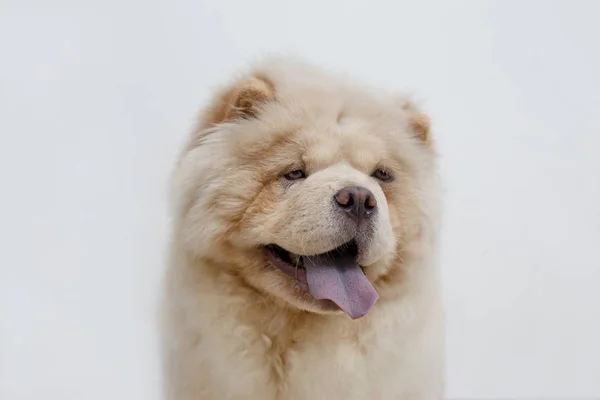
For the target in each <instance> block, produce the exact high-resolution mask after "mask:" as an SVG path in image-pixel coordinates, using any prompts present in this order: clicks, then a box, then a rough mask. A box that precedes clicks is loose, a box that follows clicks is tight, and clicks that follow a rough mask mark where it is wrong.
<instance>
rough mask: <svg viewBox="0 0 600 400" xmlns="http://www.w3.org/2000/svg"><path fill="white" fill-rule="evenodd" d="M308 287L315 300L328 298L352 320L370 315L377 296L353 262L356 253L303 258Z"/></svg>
mask: <svg viewBox="0 0 600 400" xmlns="http://www.w3.org/2000/svg"><path fill="white" fill-rule="evenodd" d="M303 258H304V268H305V269H306V278H307V281H308V288H309V290H310V293H311V294H312V295H313V297H314V298H315V299H329V300H331V301H333V302H334V303H335V304H337V305H338V306H339V307H340V308H341V309H342V310H344V312H345V313H346V314H348V315H349V316H350V317H351V318H352V319H357V318H360V317H362V316H363V315H365V314H366V313H368V312H369V310H370V309H371V307H373V305H374V304H375V303H376V302H377V299H378V298H379V295H378V294H377V292H376V291H375V288H374V287H373V285H371V282H369V280H368V279H367V277H366V276H365V274H364V273H363V271H362V270H361V269H360V267H359V266H358V263H357V262H356V253H355V252H354V253H353V252H352V251H348V252H343V253H342V252H339V251H337V250H334V251H332V252H329V253H325V254H319V255H316V256H306V257H303Z"/></svg>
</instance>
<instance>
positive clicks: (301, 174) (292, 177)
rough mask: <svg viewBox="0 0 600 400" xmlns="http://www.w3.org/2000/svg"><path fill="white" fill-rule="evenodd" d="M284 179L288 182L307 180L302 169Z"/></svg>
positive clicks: (294, 171) (289, 173)
mask: <svg viewBox="0 0 600 400" xmlns="http://www.w3.org/2000/svg"><path fill="white" fill-rule="evenodd" d="M283 177H284V178H285V179H287V180H288V181H297V180H298V179H303V178H306V174H305V173H304V171H302V170H301V169H296V170H293V171H291V172H288V173H287V174H285V175H284V176H283Z"/></svg>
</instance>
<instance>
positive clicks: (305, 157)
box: [298, 123, 386, 170]
mask: <svg viewBox="0 0 600 400" xmlns="http://www.w3.org/2000/svg"><path fill="white" fill-rule="evenodd" d="M298 136H299V140H300V141H302V142H303V144H304V146H303V148H304V152H303V154H302V163H303V164H304V165H306V167H307V168H308V169H309V170H320V169H324V168H327V167H328V166H331V165H335V164H338V163H341V162H344V163H347V164H350V165H352V166H354V167H355V168H357V169H359V170H370V169H372V168H374V166H376V165H377V164H378V163H380V162H381V160H382V159H384V158H385V157H386V148H385V142H384V141H383V140H382V139H381V137H379V136H378V135H377V134H375V133H374V132H373V131H371V129H370V127H369V126H368V124H364V123H363V124H348V125H345V126H342V125H337V126H327V127H319V126H315V127H313V128H311V129H306V130H303V131H300V132H299V135H298Z"/></svg>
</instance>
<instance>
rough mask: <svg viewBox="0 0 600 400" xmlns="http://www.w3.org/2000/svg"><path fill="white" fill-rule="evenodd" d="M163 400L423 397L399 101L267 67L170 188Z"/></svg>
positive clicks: (434, 321) (437, 349)
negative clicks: (171, 205)
mask: <svg viewBox="0 0 600 400" xmlns="http://www.w3.org/2000/svg"><path fill="white" fill-rule="evenodd" d="M172 194H173V199H172V200H173V231H172V237H171V242H170V253H169V261H168V266H167V273H166V279H165V286H166V291H165V292H166V295H165V302H164V306H165V307H164V308H163V311H164V320H163V323H164V331H163V333H164V350H165V352H164V355H165V358H164V367H165V391H166V395H165V397H166V398H167V399H168V400H227V399H250V400H318V399H323V400H337V399H340V400H341V399H343V400H352V399H356V400H376V399H382V400H386V399H390V400H391V399H406V400H408V399H410V400H425V399H428V400H429V399H432V400H433V399H438V400H439V399H441V398H442V395H443V388H444V383H443V381H444V376H443V375H444V374H443V371H444V357H443V354H444V340H443V337H444V332H443V326H444V324H443V319H444V317H443V306H442V302H441V289H440V279H439V273H438V250H437V247H438V246H437V242H438V231H439V223H438V220H439V218H440V205H439V200H440V191H439V179H438V172H437V161H436V150H435V146H434V142H433V139H432V137H431V129H430V122H429V118H428V117H427V116H426V115H425V114H424V113H423V112H422V111H421V110H420V107H418V106H417V105H416V104H415V102H414V101H413V100H412V99H411V98H409V97H408V96H406V95H402V94H396V93H392V92H389V91H387V90H384V89H382V88H376V87H371V86H367V85H364V84H362V83H360V82H358V81H357V80H356V79H354V78H351V77H349V76H345V75H344V76H342V75H340V74H336V73H334V72H332V71H328V70H324V69H321V68H319V67H316V66H314V65H312V64H310V63H308V62H306V61H303V60H297V59H289V58H284V57H270V58H266V59H264V60H262V61H261V62H259V63H257V64H256V65H254V67H252V68H249V70H248V71H247V72H246V73H244V74H242V75H240V76H238V77H237V79H232V80H231V82H229V84H228V85H225V86H223V87H222V88H221V89H220V90H218V91H216V93H215V94H214V96H213V97H212V100H211V101H210V102H209V103H208V105H207V106H206V108H205V109H204V110H203V112H202V113H201V116H200V118H199V122H198V124H197V126H196V128H195V129H194V130H193V132H192V133H191V135H190V136H189V140H187V142H186V143H185V145H184V149H183V152H182V154H181V156H180V157H179V159H178V161H177V163H176V166H175V168H174V173H173V179H172Z"/></svg>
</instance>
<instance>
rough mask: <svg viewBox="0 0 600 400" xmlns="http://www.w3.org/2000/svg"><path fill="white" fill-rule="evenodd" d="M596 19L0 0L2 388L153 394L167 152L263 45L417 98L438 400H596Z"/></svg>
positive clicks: (337, 7) (518, 4) (5, 393)
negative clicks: (442, 346) (421, 113)
mask: <svg viewBox="0 0 600 400" xmlns="http://www.w3.org/2000/svg"><path fill="white" fill-rule="evenodd" d="M84 3H88V4H86V5H84ZM598 15H600V2H598V1H593V0H591V1H587V2H585V1H562V2H554V1H498V2H491V1H476V0H474V1H470V2H464V1H452V2H448V1H446V2H443V1H440V2H436V3H431V2H416V1H411V2H408V1H407V2H402V1H392V0H389V1H385V2H382V1H380V2H375V1H373V0H369V1H368V2H367V1H349V0H346V1H343V2H342V1H339V2H338V1H328V2H326V1H324V0H321V1H318V2H317V1H306V0H303V1H294V2H292V1H276V0H272V1H257V0H252V1H242V0H239V1H212V2H208V1H194V0H188V1H172V2H167V1H162V2H160V3H159V2H156V1H151V0H147V1H141V0H140V1H135V0H127V1H119V0H104V1H99V0H98V1H89V2H84V1H77V2H76V1H72V2H68V1H61V0H53V1H43V0H39V1H37V2H32V1H27V0H20V1H11V2H7V0H0V134H1V142H0V188H1V190H2V193H1V194H2V196H1V197H0V249H1V251H0V398H1V399H2V400H13V399H15V400H16V399H31V400H33V399H52V400H55V399H56V400H59V399H60V400H68V399H76V400H83V399H85V400H95V399H98V400H106V399H124V400H125V399H127V400H136V399H140V400H142V399H143V400H153V399H159V393H160V392H159V383H160V374H159V366H158V357H157V351H156V346H155V340H156V337H155V336H156V335H155V334H156V332H155V326H154V307H155V303H156V294H157V293H156V292H157V287H158V282H159V278H160V274H161V269H162V260H163V249H164V241H165V238H166V235H167V217H166V214H165V213H166V202H165V199H166V179H167V176H168V173H169V170H170V168H171V165H172V162H173V158H174V156H175V154H176V152H177V151H178V149H179V146H180V144H181V140H182V138H183V136H184V135H185V134H186V133H187V131H188V129H189V128H190V126H191V124H192V121H193V118H194V117H195V112H196V110H197V109H198V108H199V107H200V105H201V104H202V102H203V101H205V100H206V97H207V95H208V91H209V89H210V88H211V87H213V86H214V85H215V84H217V83H220V82H221V81H222V80H223V79H224V78H226V77H228V76H229V74H230V73H231V72H234V71H237V70H238V68H239V67H240V66H244V63H245V62H246V61H247V60H249V59H252V58H253V57H255V56H257V55H259V54H260V53H262V52H264V51H279V50H284V51H286V52H295V53H298V54H301V55H305V56H308V57H309V58H310V59H312V60H314V61H315V62H317V63H318V64H321V65H324V66H328V67H332V68H336V69H340V70H343V71H350V72H351V73H353V74H354V75H356V76H357V77H361V78H365V79H368V80H370V81H372V82H374V83H377V84H385V85H388V86H390V87H393V88H397V89H398V90H404V89H406V90H410V91H414V92H415V93H416V94H417V96H418V98H420V99H421V100H423V104H424V107H425V109H426V110H427V111H428V112H429V114H430V115H431V116H432V118H433V121H434V127H435V134H436V137H437V138H438V140H439V146H440V149H441V152H442V154H443V158H442V172H443V174H444V176H445V180H446V188H447V195H446V218H445V225H444V247H443V272H444V281H445V294H446V298H447V308H448V332H447V333H448V393H447V395H448V397H449V398H459V397H460V398H472V399H475V398H496V399H498V398H506V399H509V398H511V399H512V398H521V399H525V398H531V399H533V398H569V399H573V398H592V397H596V398H600V256H599V254H598V250H597V249H598V241H599V240H600V211H599V210H600V178H599V176H600V158H599V157H598V153H599V150H600V94H599V93H600V78H599V76H600V72H599V71H600V25H599V24H598ZM307 384H309V383H307Z"/></svg>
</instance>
